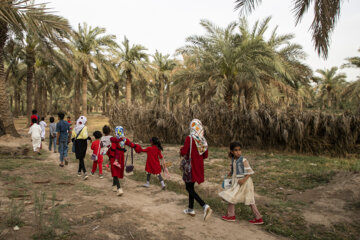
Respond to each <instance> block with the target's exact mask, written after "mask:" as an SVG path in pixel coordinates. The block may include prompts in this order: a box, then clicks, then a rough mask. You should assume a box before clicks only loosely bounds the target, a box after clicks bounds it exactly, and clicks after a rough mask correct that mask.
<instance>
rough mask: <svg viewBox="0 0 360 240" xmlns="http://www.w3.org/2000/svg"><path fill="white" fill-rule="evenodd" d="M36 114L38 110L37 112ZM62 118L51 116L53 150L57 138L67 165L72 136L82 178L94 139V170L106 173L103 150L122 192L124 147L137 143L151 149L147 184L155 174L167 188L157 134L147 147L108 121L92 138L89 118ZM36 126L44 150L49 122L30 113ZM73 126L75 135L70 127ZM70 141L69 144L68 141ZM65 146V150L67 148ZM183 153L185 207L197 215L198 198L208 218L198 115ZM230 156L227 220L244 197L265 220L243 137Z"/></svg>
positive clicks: (205, 149) (223, 194)
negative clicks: (243, 152)
mask: <svg viewBox="0 0 360 240" xmlns="http://www.w3.org/2000/svg"><path fill="white" fill-rule="evenodd" d="M35 114H36V113H35ZM58 116H59V122H58V123H57V124H56V123H54V118H53V117H51V118H50V144H49V150H51V144H52V143H53V144H54V152H56V144H58V145H59V152H60V166H63V161H64V160H65V161H66V163H67V144H68V143H69V142H70V139H71V140H72V142H73V149H72V150H73V152H75V155H76V158H77V159H78V160H79V169H78V176H82V172H83V174H84V180H86V179H87V178H88V175H87V172H86V168H85V162H84V159H85V156H86V150H87V142H88V140H90V141H91V142H92V143H91V150H92V155H91V159H92V160H93V166H92V169H91V175H94V174H95V172H96V170H97V168H98V167H99V178H101V179H102V178H103V161H104V156H105V155H107V157H108V162H109V163H108V164H106V168H107V169H108V171H110V172H111V176H112V178H113V182H112V186H113V191H114V192H116V194H117V195H118V196H121V195H123V193H124V191H123V189H122V188H121V185H120V181H119V179H122V178H123V177H124V170H125V152H126V151H128V150H127V149H126V147H125V146H128V147H130V148H133V149H134V150H135V152H136V153H141V152H145V153H147V160H146V166H145V171H146V183H145V184H144V185H143V186H144V187H149V186H150V177H151V175H152V174H153V175H157V176H158V178H159V181H160V183H161V186H162V189H163V190H165V188H166V185H165V183H164V179H163V177H162V175H161V172H162V171H164V170H165V169H166V166H165V161H164V158H163V155H162V151H163V147H162V146H161V143H160V141H159V139H158V138H157V137H153V138H151V139H150V143H151V146H150V147H147V148H145V149H143V148H142V147H141V146H140V145H139V144H135V143H133V142H131V141H130V140H129V139H128V138H126V137H125V133H124V128H123V127H122V126H117V127H115V129H114V133H115V136H111V135H110V133H111V129H110V127H109V126H106V125H105V126H104V127H103V129H102V132H100V131H95V132H94V133H93V135H94V137H95V140H94V141H92V140H91V138H90V137H89V135H88V130H87V127H86V123H87V119H86V117H85V116H81V117H80V118H79V119H78V120H77V121H76V125H75V127H74V131H71V128H70V122H65V121H64V120H63V119H64V114H63V113H59V114H58ZM31 121H32V126H31V128H30V131H29V133H30V134H31V136H32V140H33V148H34V151H37V152H38V153H39V154H40V150H39V149H40V147H41V138H44V136H45V130H44V129H45V127H46V123H45V122H44V121H43V119H42V122H44V123H43V124H41V122H40V125H38V124H37V121H38V117H33V116H32V117H31ZM70 132H71V137H70V134H69V133H70ZM65 145H66V147H65ZM65 150H66V153H65ZM180 155H181V156H184V158H185V159H187V161H188V162H189V164H190V168H189V169H190V175H186V174H187V173H186V172H185V171H184V176H183V180H184V181H185V185H186V190H187V191H188V193H189V207H188V209H185V210H184V213H185V214H187V215H190V216H195V211H194V207H193V205H194V200H196V201H197V202H198V203H199V204H200V205H201V206H202V207H203V209H204V220H206V219H207V218H208V217H209V216H210V215H211V213H212V210H211V208H210V206H209V205H207V204H206V203H205V202H204V201H203V200H202V199H201V198H200V197H199V195H198V194H197V193H196V191H195V189H194V186H195V182H197V183H198V184H200V183H202V182H204V159H206V158H207V157H208V145H207V142H206V139H205V138H204V129H203V126H202V123H201V121H200V120H198V119H194V120H193V121H192V122H191V123H190V135H189V136H188V137H187V138H186V140H185V143H184V146H183V147H182V148H181V149H180ZM229 158H230V159H231V165H230V166H231V170H230V172H229V174H228V177H231V180H230V185H229V186H228V187H227V188H226V189H225V190H224V191H222V192H220V193H219V196H220V197H221V198H222V199H223V200H224V201H226V202H227V203H228V211H227V213H226V214H225V215H224V216H222V219H223V220H225V221H235V204H237V203H244V204H245V205H249V206H250V207H251V210H252V212H253V214H254V216H255V219H253V220H250V221H249V222H250V223H252V224H263V220H262V216H261V214H260V213H259V211H258V209H257V207H256V205H255V200H254V185H253V181H252V179H251V175H252V174H254V171H253V170H252V168H251V167H250V164H249V162H248V160H247V159H246V158H243V156H242V155H241V145H240V143H239V142H233V143H231V144H230V153H229Z"/></svg>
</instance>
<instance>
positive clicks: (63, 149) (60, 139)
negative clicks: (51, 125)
mask: <svg viewBox="0 0 360 240" xmlns="http://www.w3.org/2000/svg"><path fill="white" fill-rule="evenodd" d="M64 117H65V114H64V113H62V112H59V113H58V119H59V122H58V123H57V124H56V143H57V144H58V145H59V153H60V164H59V166H60V167H64V161H65V165H67V164H68V161H67V160H68V143H69V142H70V136H71V131H70V125H69V124H68V123H67V122H66V121H64Z"/></svg>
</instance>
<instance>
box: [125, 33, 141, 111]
mask: <svg viewBox="0 0 360 240" xmlns="http://www.w3.org/2000/svg"><path fill="white" fill-rule="evenodd" d="M146 50H147V49H146V48H145V47H143V46H141V45H138V44H134V45H132V46H131V45H130V42H129V40H128V39H127V38H126V36H125V37H124V41H123V42H122V46H120V56H119V58H120V59H119V65H120V66H121V68H122V69H123V70H124V72H125V75H126V103H127V105H128V106H130V105H131V99H132V96H131V87H132V78H133V72H134V71H136V69H137V64H141V63H142V62H143V61H148V54H147V53H145V51H146Z"/></svg>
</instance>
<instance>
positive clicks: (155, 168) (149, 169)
mask: <svg viewBox="0 0 360 240" xmlns="http://www.w3.org/2000/svg"><path fill="white" fill-rule="evenodd" d="M150 142H151V147H148V148H145V149H142V148H141V147H139V148H140V152H146V154H147V159H146V166H145V171H146V173H147V174H146V184H144V185H143V186H144V187H147V188H148V187H149V186H150V176H151V174H154V175H157V176H158V178H159V181H160V183H161V187H162V190H165V187H166V186H165V183H164V179H163V178H162V176H161V166H160V159H161V160H162V167H163V168H164V169H165V161H164V159H163V155H162V154H161V151H162V150H163V148H162V146H161V143H160V141H159V139H158V138H157V137H152V138H151V140H150Z"/></svg>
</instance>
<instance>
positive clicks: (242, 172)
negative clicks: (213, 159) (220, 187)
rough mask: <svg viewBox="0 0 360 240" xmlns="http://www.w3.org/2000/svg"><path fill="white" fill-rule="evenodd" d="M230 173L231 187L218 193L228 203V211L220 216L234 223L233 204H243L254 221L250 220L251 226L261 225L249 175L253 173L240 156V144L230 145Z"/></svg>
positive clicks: (245, 160)
mask: <svg viewBox="0 0 360 240" xmlns="http://www.w3.org/2000/svg"><path fill="white" fill-rule="evenodd" d="M229 157H230V158H231V171H230V174H229V175H231V176H232V180H231V187H230V188H229V189H227V190H225V191H222V192H220V193H219V196H220V197H221V198H222V199H223V200H225V201H226V202H228V203H229V205H228V211H227V214H226V215H225V216H222V219H223V220H224V221H231V222H233V221H235V204H237V203H244V204H245V205H250V207H251V210H252V212H253V214H254V216H255V219H253V220H250V221H249V222H250V223H252V224H263V223H264V222H263V220H262V217H261V214H260V212H259V210H258V209H257V207H256V204H255V199H254V184H253V181H252V179H251V175H252V174H254V171H253V170H252V168H251V167H250V164H249V162H248V160H247V159H246V158H244V157H243V156H242V155H241V144H240V143H239V142H233V143H231V144H230V153H229Z"/></svg>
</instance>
